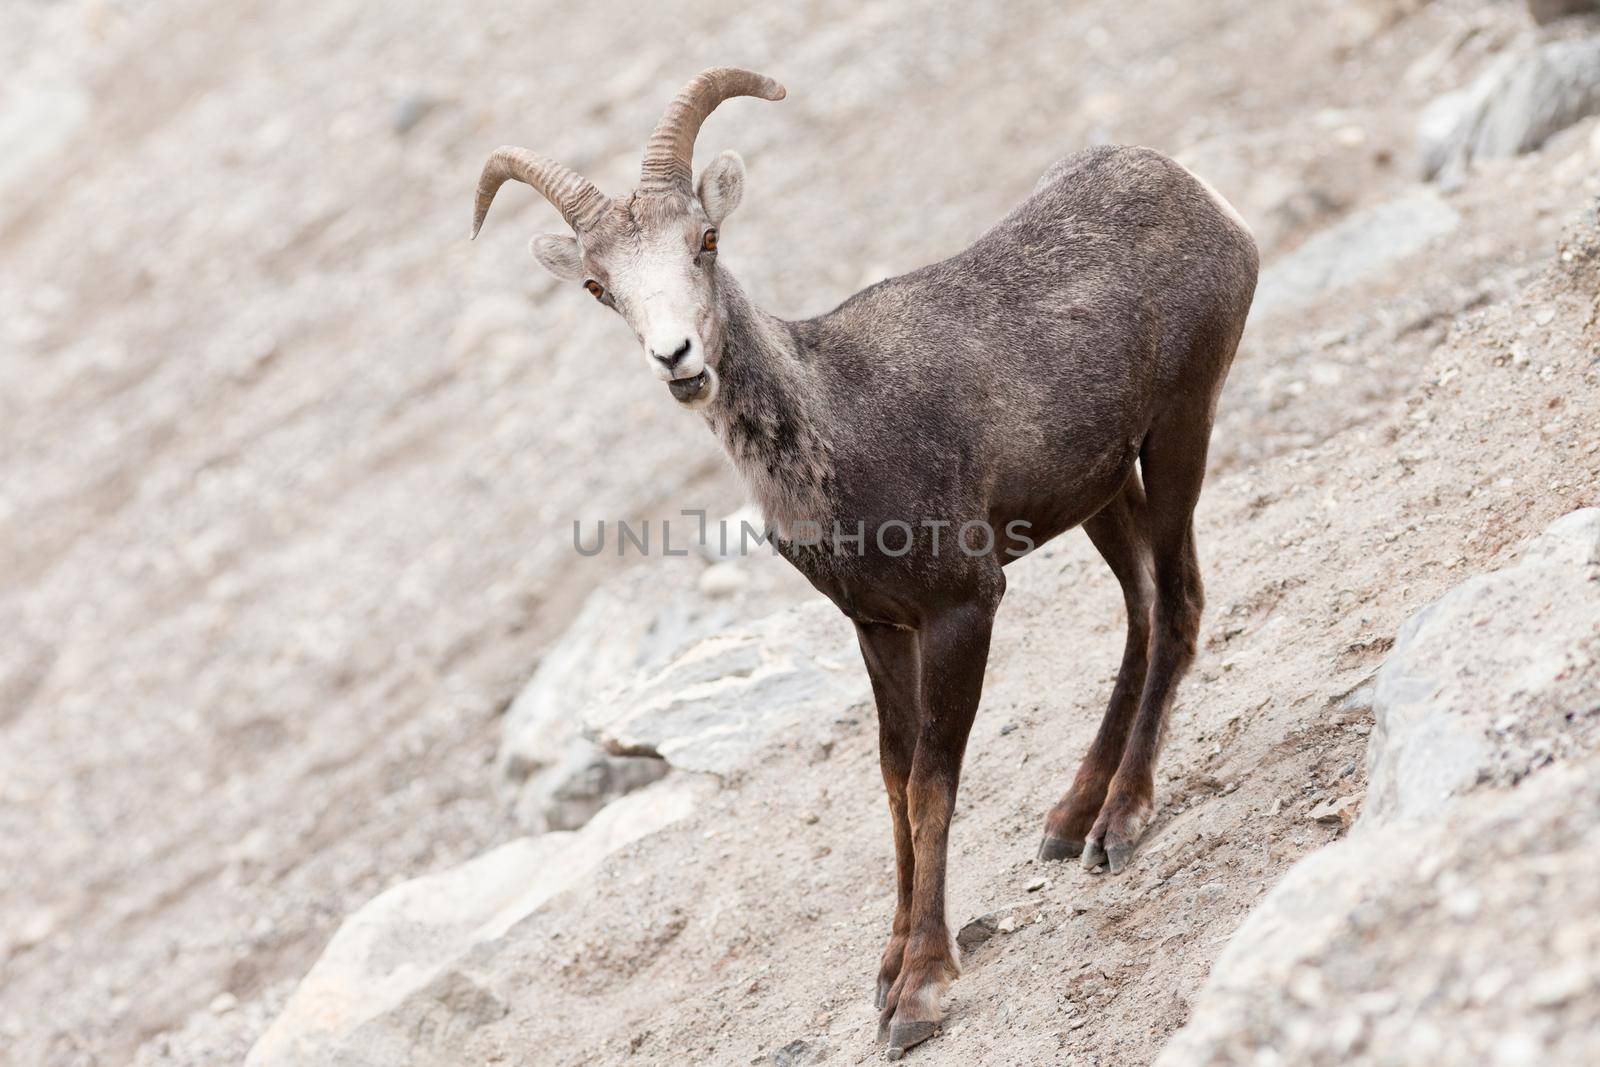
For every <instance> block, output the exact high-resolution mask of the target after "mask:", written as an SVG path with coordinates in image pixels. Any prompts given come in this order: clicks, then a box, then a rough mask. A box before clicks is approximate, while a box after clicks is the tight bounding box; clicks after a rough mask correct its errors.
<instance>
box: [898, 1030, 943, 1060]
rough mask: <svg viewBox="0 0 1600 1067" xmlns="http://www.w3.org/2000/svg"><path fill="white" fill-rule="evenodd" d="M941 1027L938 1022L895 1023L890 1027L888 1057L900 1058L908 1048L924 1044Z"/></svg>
mask: <svg viewBox="0 0 1600 1067" xmlns="http://www.w3.org/2000/svg"><path fill="white" fill-rule="evenodd" d="M938 1029H939V1024H938V1023H924V1022H910V1023H895V1024H894V1025H892V1026H890V1027H889V1052H888V1058H889V1059H891V1060H898V1059H900V1058H901V1057H902V1056H904V1055H905V1054H906V1050H907V1049H909V1048H913V1047H915V1046H917V1045H920V1044H922V1043H923V1042H924V1041H926V1040H928V1038H930V1037H932V1036H933V1035H934V1033H935V1032H936V1031H938Z"/></svg>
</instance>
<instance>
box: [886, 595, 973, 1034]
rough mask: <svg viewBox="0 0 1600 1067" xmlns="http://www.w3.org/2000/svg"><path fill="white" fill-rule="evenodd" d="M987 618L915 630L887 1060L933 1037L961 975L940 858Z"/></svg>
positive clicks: (957, 612)
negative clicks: (898, 958) (907, 880)
mask: <svg viewBox="0 0 1600 1067" xmlns="http://www.w3.org/2000/svg"><path fill="white" fill-rule="evenodd" d="M993 618H994V612H993V607H992V606H991V605H979V604H971V605H964V606H962V607H959V608H955V609H951V610H948V611H946V612H944V613H942V614H941V615H939V616H938V617H936V618H934V619H932V620H930V621H929V622H928V623H927V624H925V625H924V626H923V628H922V629H921V630H919V631H918V645H919V652H920V661H921V670H920V672H919V675H920V682H921V698H922V700H921V703H922V710H923V715H922V721H921V726H920V729H919V730H918V734H917V744H916V752H915V754H914V755H913V757H912V761H911V774H910V778H909V780H908V782H907V788H906V801H907V803H906V810H907V815H908V817H909V822H910V828H911V850H912V855H913V863H914V870H913V873H912V885H911V915H910V926H909V931H908V935H907V938H906V943H905V952H904V957H903V960H902V962H901V967H900V973H899V976H898V977H897V978H896V979H895V981H894V983H893V985H891V986H890V988H889V992H888V996H887V998H886V999H885V1001H884V1004H883V1014H882V1016H881V1017H880V1019H879V1033H880V1036H884V1037H887V1038H888V1041H889V1058H890V1059H891V1060H894V1059H899V1058H900V1057H901V1056H903V1055H905V1050H906V1049H908V1048H910V1047H911V1046H913V1045H916V1044H919V1043H921V1042H923V1041H926V1040H927V1039H928V1038H929V1037H932V1036H933V1033H934V1030H935V1029H936V1028H937V1027H938V1024H939V1020H940V1018H941V1017H942V1016H941V1004H940V1002H941V1000H942V999H943V996H944V991H945V989H946V988H947V987H948V986H949V985H950V983H951V982H952V981H954V980H955V978H956V977H957V975H959V974H960V973H961V968H960V963H959V961H958V959H957V957H956V949H955V944H954V941H953V940H952V938H951V936H950V928H949V926H948V924H947V923H946V920H945V896H944V887H945V855H946V850H947V847H948V844H949V837H950V817H951V815H952V814H953V813H954V811H955V803H956V787H957V785H958V784H959V782H960V778H961V757H962V755H963V753H964V752H965V751H966V747H967V734H968V733H969V732H970V731H971V729H972V719H973V716H974V715H975V714H976V713H977V710H978V700H979V697H980V696H981V695H982V692H983V672H984V665H985V664H986V662H987V661H988V658H989V632H990V628H991V625H992V622H993Z"/></svg>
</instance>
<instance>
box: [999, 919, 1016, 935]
mask: <svg viewBox="0 0 1600 1067" xmlns="http://www.w3.org/2000/svg"><path fill="white" fill-rule="evenodd" d="M995 929H996V930H998V931H999V932H1000V933H1002V934H1014V933H1016V932H1017V917H1016V916H1015V915H1007V916H1005V917H1004V918H1003V919H1001V920H1000V921H999V922H998V923H996V924H995Z"/></svg>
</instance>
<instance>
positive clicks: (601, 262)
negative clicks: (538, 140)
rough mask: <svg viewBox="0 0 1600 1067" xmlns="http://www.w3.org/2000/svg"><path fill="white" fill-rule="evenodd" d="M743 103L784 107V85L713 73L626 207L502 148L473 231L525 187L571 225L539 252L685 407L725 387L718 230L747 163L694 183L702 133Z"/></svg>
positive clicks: (727, 162) (568, 174) (721, 161)
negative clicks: (612, 319)
mask: <svg viewBox="0 0 1600 1067" xmlns="http://www.w3.org/2000/svg"><path fill="white" fill-rule="evenodd" d="M734 96H758V97H761V98H762V99H765V100H782V99H783V96H784V89H783V86H781V85H779V84H778V83H777V82H775V81H773V80H772V79H771V78H764V77H762V76H761V75H759V74H752V73H751V72H750V71H747V70H739V69H737V68H734V67H713V68H712V69H710V70H706V71H702V72H701V73H700V74H697V75H695V77H694V78H693V79H692V80H691V81H690V82H689V84H688V85H686V86H684V87H683V91H682V92H680V93H678V95H677V96H676V97H674V98H673V101H672V103H670V104H668V105H667V110H666V113H665V114H663V115H662V116H661V121H660V122H659V123H657V124H656V129H655V133H653V134H652V135H651V137H650V142H649V144H648V145H647V146H646V148H645V153H644V163H643V165H642V167H641V169H640V179H639V186H638V188H637V189H635V190H634V191H633V192H632V193H631V194H629V195H628V196H625V197H620V198H618V199H616V200H613V199H611V198H610V197H607V196H606V195H605V194H604V193H602V192H601V191H600V190H599V189H597V188H595V186H594V184H593V183H592V182H590V181H589V180H588V179H586V178H584V177H582V176H581V175H579V174H576V173H574V172H572V171H570V170H568V169H567V168H566V167H563V166H562V165H561V164H559V163H556V162H554V161H553V160H549V159H546V158H544V157H543V156H540V155H539V154H537V153H535V152H530V151H528V150H527V149H525V148H500V149H496V150H495V152H494V153H493V154H492V155H490V156H489V160H488V162H487V163H485V164H484V167H483V175H482V177H480V178H479V179H478V201H477V211H476V213H475V215H474V217H473V220H472V235H473V236H474V237H476V236H477V235H478V229H479V228H480V227H481V226H482V225H483V217H484V215H485V214H487V213H488V211H489V204H490V202H492V201H493V200H494V194H495V192H496V191H497V190H498V189H499V188H500V186H501V185H503V184H504V183H505V182H506V181H507V180H510V179H513V178H514V179H516V180H518V181H522V182H526V183H527V184H529V185H531V186H533V187H534V188H535V189H537V190H538V191H539V192H541V193H543V194H544V196H545V198H546V199H548V200H549V201H550V202H551V203H552V204H554V205H555V206H556V208H557V209H558V210H559V211H560V212H561V214H562V216H563V217H565V218H566V220H567V225H569V226H571V227H572V231H573V236H571V237H569V236H567V235H565V234H543V235H541V236H539V237H535V238H534V239H533V255H534V258H536V259H538V261H539V262H540V263H542V264H543V265H544V267H545V269H546V270H548V271H550V273H552V274H554V275H555V276H556V277H558V278H562V279H564V280H567V281H574V282H581V283H582V284H583V287H584V288H585V289H587V290H588V291H589V293H590V295H591V296H593V297H594V298H595V299H597V300H599V301H600V303H602V304H604V305H606V306H607V307H609V308H611V309H612V310H614V311H616V312H617V313H618V314H619V315H621V316H622V318H623V319H624V320H625V321H626V322H627V324H628V326H629V327H630V328H631V329H632V330H633V333H634V336H635V337H637V338H638V339H639V344H640V345H641V346H642V347H643V348H644V355H645V361H646V363H647V364H648V365H649V367H650V369H651V370H652V371H653V372H654V373H655V375H656V377H657V378H660V379H661V380H662V381H664V382H666V383H667V384H668V388H669V389H671V390H672V395H673V396H674V397H675V398H676V399H677V400H678V401H679V402H680V403H683V404H687V405H689V406H691V407H701V406H704V405H705V404H708V403H710V402H711V399H712V398H713V397H714V396H715V395H716V391H717V374H716V369H715V368H716V364H717V360H718V359H719V358H720V357H721V355H722V342H723V330H722V322H721V317H720V313H719V311H718V302H717V299H716V296H717V270H716V265H717V240H718V234H717V228H718V227H719V226H720V225H721V224H722V220H723V219H725V218H727V216H728V215H729V214H730V213H731V212H732V211H733V209H734V208H736V207H738V206H739V200H740V198H741V197H742V196H743V195H744V162H743V161H742V160H740V158H739V157H738V155H737V154H735V153H733V152H724V153H722V155H720V156H718V157H717V159H716V160H715V162H713V163H712V164H711V165H710V166H709V167H707V168H706V169H705V171H704V172H702V173H701V175H700V180H699V182H698V183H696V182H694V180H693V163H694V141H695V136H696V135H697V134H698V133H699V132H700V125H701V123H703V122H704V121H705V120H706V117H707V116H708V115H710V114H711V112H712V111H713V110H714V109H715V108H716V106H717V105H718V104H720V103H722V101H724V100H726V99H728V98H730V97H734Z"/></svg>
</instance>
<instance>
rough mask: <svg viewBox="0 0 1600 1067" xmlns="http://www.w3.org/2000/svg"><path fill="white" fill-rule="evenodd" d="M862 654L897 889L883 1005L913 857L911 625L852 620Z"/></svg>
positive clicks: (905, 930) (901, 949)
mask: <svg viewBox="0 0 1600 1067" xmlns="http://www.w3.org/2000/svg"><path fill="white" fill-rule="evenodd" d="M856 637H857V639H858V640H859V641H860V643H861V658H862V659H863V660H865V661H866V664H867V674H868V675H869V676H870V677H871V679H872V696H873V700H874V702H875V703H876V704H877V706H878V763H879V766H880V767H881V768H882V770H883V786H884V789H885V790H886V791H887V792H888V794H889V815H890V817H891V818H892V819H893V820H894V862H895V882H896V886H897V895H896V899H895V908H894V923H893V925H892V926H891V927H890V932H889V944H888V945H887V946H886V947H885V948H884V950H883V959H882V962H881V963H880V964H879V966H878V982H877V987H876V991H875V993H874V997H873V1003H874V1004H875V1005H876V1006H877V1007H878V1008H880V1009H881V1008H882V1007H883V1006H884V1003H885V1002H886V1001H887V999H888V996H889V988H890V987H891V986H892V985H894V981H895V979H896V978H898V977H900V965H901V962H902V961H903V960H904V958H905V949H906V939H907V937H909V936H910V933H911V890H912V880H913V872H914V870H915V865H916V857H915V855H914V853H913V852H912V848H911V816H910V813H909V811H908V806H907V793H906V790H907V785H908V783H909V781H910V778H911V757H912V755H913V754H914V753H915V752H916V748H917V731H918V728H919V727H920V725H921V720H922V715H921V710H920V705H919V703H918V695H917V689H918V679H917V635H916V632H915V631H914V630H905V629H901V628H899V627H895V626H884V625H881V624H878V623H857V624H856Z"/></svg>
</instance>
